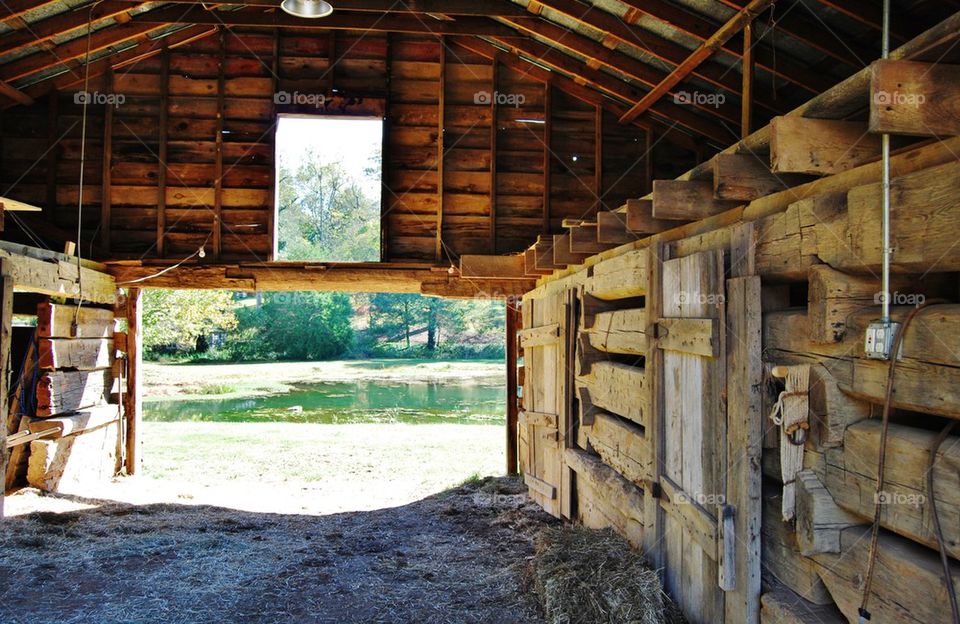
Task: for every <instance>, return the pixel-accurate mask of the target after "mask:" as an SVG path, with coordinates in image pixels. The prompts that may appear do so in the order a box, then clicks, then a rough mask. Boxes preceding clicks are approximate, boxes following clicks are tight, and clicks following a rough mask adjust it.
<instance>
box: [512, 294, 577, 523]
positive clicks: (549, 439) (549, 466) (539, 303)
mask: <svg viewBox="0 0 960 624" xmlns="http://www.w3.org/2000/svg"><path fill="white" fill-rule="evenodd" d="M522 310H523V329H522V330H521V331H520V345H521V347H522V348H523V359H524V368H525V369H526V370H528V371H536V374H528V375H524V383H523V409H522V411H521V412H520V421H519V431H520V468H521V471H522V472H523V475H524V481H525V482H526V484H527V486H528V488H529V492H530V497H531V498H532V499H533V500H534V501H535V502H537V503H538V504H539V505H541V506H542V507H543V508H544V509H545V510H546V511H547V512H548V513H551V514H553V515H555V516H558V517H559V516H560V515H561V511H562V504H561V501H565V500H569V490H570V488H569V479H567V478H564V473H565V472H566V470H567V469H566V468H565V466H564V465H563V448H564V437H565V436H564V422H565V412H566V410H565V408H564V406H565V405H566V400H567V393H568V388H567V349H566V344H565V341H564V337H565V336H567V327H566V326H567V311H568V310H567V301H566V293H565V291H560V292H559V293H557V294H554V295H545V296H541V297H537V298H534V297H530V296H528V297H526V298H524V301H523V308H522Z"/></svg>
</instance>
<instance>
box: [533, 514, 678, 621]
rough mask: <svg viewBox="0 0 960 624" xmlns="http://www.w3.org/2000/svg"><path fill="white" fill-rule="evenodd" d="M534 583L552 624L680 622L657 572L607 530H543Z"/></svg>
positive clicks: (624, 541) (562, 528)
mask: <svg viewBox="0 0 960 624" xmlns="http://www.w3.org/2000/svg"><path fill="white" fill-rule="evenodd" d="M533 581H534V589H535V590H536V592H537V593H538V594H539V596H540V599H541V602H542V603H543V608H544V613H545V615H546V618H547V621H548V622H552V623H553V624H580V623H583V624H598V623H600V622H608V623H609V624H621V623H623V624H627V623H629V624H664V623H667V624H673V623H680V622H683V618H682V616H680V615H679V610H678V609H677V608H676V606H675V605H674V604H673V603H672V602H671V600H670V598H669V597H668V596H667V595H666V594H665V593H664V592H663V588H662V586H661V584H660V578H659V576H658V575H657V572H656V571H655V570H653V569H651V568H650V567H649V566H648V565H647V564H646V562H645V561H644V560H643V558H642V557H641V556H640V555H639V554H638V553H637V552H635V551H634V550H633V549H631V548H630V545H629V544H628V543H627V542H626V540H624V539H623V538H622V537H620V536H619V535H617V534H616V533H614V532H613V531H611V530H610V529H604V530H602V531H597V530H593V529H586V528H582V527H569V526H567V527H560V528H555V529H545V530H544V531H543V532H541V534H540V536H539V537H538V539H537V552H536V556H535V557H534V562H533Z"/></svg>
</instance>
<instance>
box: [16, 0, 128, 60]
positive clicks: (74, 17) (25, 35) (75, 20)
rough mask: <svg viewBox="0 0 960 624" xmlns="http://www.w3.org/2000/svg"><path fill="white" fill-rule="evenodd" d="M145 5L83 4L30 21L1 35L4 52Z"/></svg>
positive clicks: (113, 0)
mask: <svg viewBox="0 0 960 624" xmlns="http://www.w3.org/2000/svg"><path fill="white" fill-rule="evenodd" d="M141 4H143V3H142V2H136V3H134V2H128V1H124V0H106V1H105V2H101V3H100V4H97V5H95V6H94V7H93V11H92V12H91V11H90V8H89V7H82V8H80V9H76V10H73V11H66V12H64V13H59V14H57V15H54V16H53V17H48V18H47V19H44V20H40V21H38V22H34V23H32V24H30V28H25V29H22V30H18V31H14V32H11V33H9V34H7V35H4V36H3V37H0V55H4V54H10V53H11V52H16V51H17V50H21V49H23V48H26V47H29V46H34V45H39V44H42V43H45V42H47V41H49V40H50V39H53V38H54V37H57V36H59V35H62V34H63V33H66V32H70V31H71V30H76V29H78V28H82V27H85V26H86V25H87V24H88V23H96V22H99V21H102V20H105V19H108V18H111V17H114V16H116V15H120V14H121V13H126V12H127V11H130V10H133V9H135V8H136V7H138V6H140V5H141Z"/></svg>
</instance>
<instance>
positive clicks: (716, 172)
mask: <svg viewBox="0 0 960 624" xmlns="http://www.w3.org/2000/svg"><path fill="white" fill-rule="evenodd" d="M711 160H712V162H713V191H714V196H715V197H716V198H717V199H735V200H741V201H753V200H754V199H757V198H759V197H763V196H765V195H770V194H773V193H778V192H780V191H782V190H784V189H788V188H790V187H793V186H797V185H799V184H804V183H805V182H809V181H810V180H811V177H810V176H805V175H798V174H791V173H780V174H778V173H773V172H772V171H770V165H769V163H768V162H767V161H765V160H761V158H760V156H759V155H755V154H717V155H716V156H714V157H713V158H712V159H711Z"/></svg>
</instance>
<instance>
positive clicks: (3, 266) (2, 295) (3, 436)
mask: <svg viewBox="0 0 960 624" xmlns="http://www.w3.org/2000/svg"><path fill="white" fill-rule="evenodd" d="M7 265H8V263H7V261H6V260H0V474H3V475H5V474H6V473H7V460H8V458H9V455H10V453H9V451H8V450H7V411H8V410H9V407H10V400H9V397H8V396H7V395H8V394H9V392H10V374H11V373H10V365H11V364H12V361H11V355H10V352H11V348H12V341H13V278H12V277H11V276H10V275H9V273H8V266H7ZM3 498H4V493H3V492H2V491H0V520H3Z"/></svg>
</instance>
